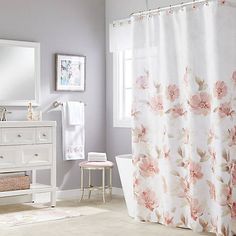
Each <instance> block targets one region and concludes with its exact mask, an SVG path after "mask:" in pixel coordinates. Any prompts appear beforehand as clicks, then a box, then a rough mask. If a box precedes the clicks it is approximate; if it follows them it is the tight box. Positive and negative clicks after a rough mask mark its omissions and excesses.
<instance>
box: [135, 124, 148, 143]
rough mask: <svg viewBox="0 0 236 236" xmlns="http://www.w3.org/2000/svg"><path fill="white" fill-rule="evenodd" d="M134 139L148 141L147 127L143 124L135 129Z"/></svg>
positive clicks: (136, 141) (137, 141) (138, 141)
mask: <svg viewBox="0 0 236 236" xmlns="http://www.w3.org/2000/svg"><path fill="white" fill-rule="evenodd" d="M133 140H134V143H140V142H147V129H146V128H145V127H144V126H143V125H141V127H140V128H138V127H136V128H135V129H133Z"/></svg>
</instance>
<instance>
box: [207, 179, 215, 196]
mask: <svg viewBox="0 0 236 236" xmlns="http://www.w3.org/2000/svg"><path fill="white" fill-rule="evenodd" d="M207 184H208V186H209V193H210V197H211V199H212V200H216V188H215V185H214V184H213V183H212V182H211V181H208V180H207Z"/></svg>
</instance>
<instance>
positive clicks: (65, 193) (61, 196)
mask: <svg viewBox="0 0 236 236" xmlns="http://www.w3.org/2000/svg"><path fill="white" fill-rule="evenodd" d="M87 194H88V193H87V191H85V194H84V195H85V197H86V196H87ZM96 194H98V192H96ZM112 194H113V195H115V196H123V190H122V189H121V188H116V187H113V188H112ZM80 196H81V192H80V189H71V190H58V191H57V200H70V199H80ZM31 199H32V198H31V195H24V196H14V197H6V198H0V205H8V204H9V205H10V204H17V203H25V202H30V201H31ZM49 201H50V193H38V194H35V202H37V203H45V202H49Z"/></svg>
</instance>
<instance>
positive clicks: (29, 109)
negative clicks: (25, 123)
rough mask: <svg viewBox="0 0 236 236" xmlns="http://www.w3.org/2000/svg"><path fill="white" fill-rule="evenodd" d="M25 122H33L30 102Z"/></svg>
mask: <svg viewBox="0 0 236 236" xmlns="http://www.w3.org/2000/svg"><path fill="white" fill-rule="evenodd" d="M27 120H29V121H32V120H33V107H32V103H31V102H29V105H28V112H27Z"/></svg>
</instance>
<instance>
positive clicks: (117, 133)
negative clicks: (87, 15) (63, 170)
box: [106, 0, 187, 187]
mask: <svg viewBox="0 0 236 236" xmlns="http://www.w3.org/2000/svg"><path fill="white" fill-rule="evenodd" d="M147 2H148V6H147V5H146V0H129V1H127V0H119V1H117V0H106V97H107V99H106V121H107V123H106V140H107V141H106V150H107V153H108V155H109V157H110V159H111V160H114V161H115V156H116V155H118V154H127V153H131V131H130V129H129V128H114V127H113V81H112V75H113V69H112V54H111V53H110V52H109V24H110V23H111V22H112V21H114V20H119V19H124V18H127V17H129V15H130V14H131V13H133V12H137V11H142V10H146V9H147V7H148V9H154V8H158V7H163V6H169V5H171V4H172V5H173V4H177V3H180V2H182V1H180V0H149V1H147ZM184 2H187V1H184ZM114 186H116V187H120V186H121V185H120V179H119V175H118V171H117V169H116V168H115V170H114Z"/></svg>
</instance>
